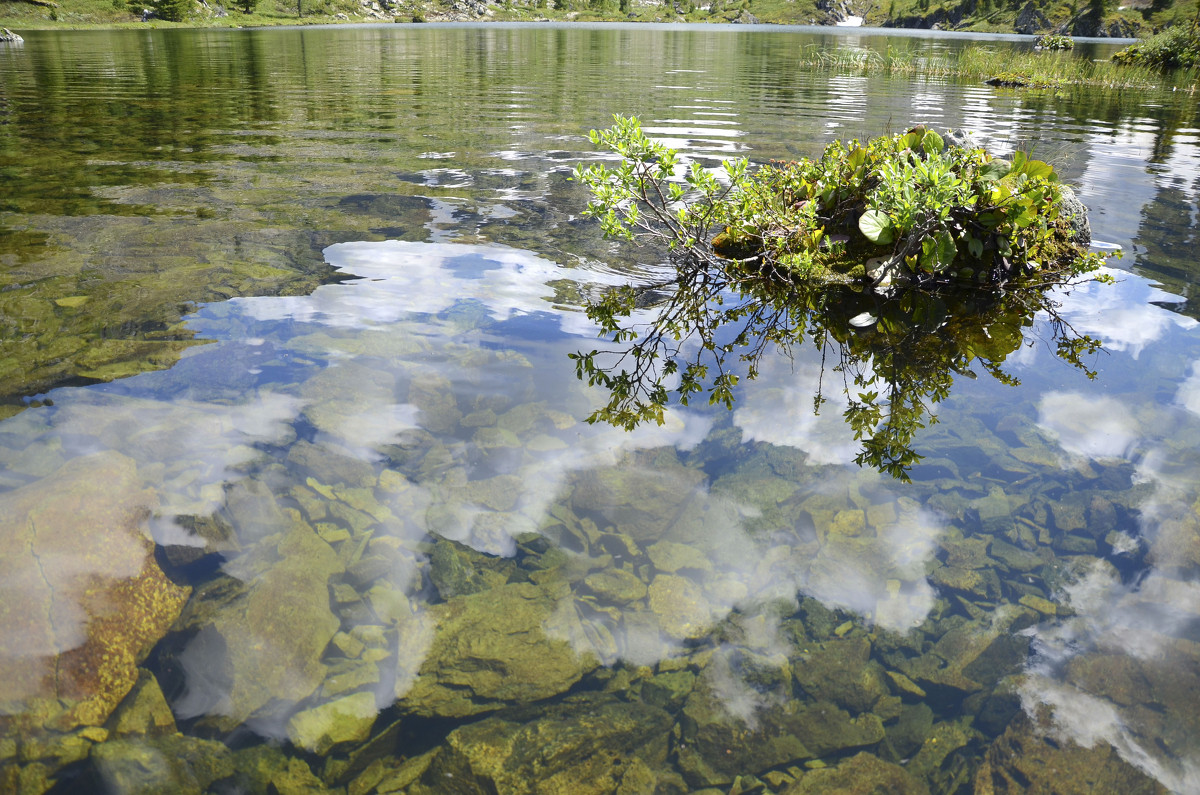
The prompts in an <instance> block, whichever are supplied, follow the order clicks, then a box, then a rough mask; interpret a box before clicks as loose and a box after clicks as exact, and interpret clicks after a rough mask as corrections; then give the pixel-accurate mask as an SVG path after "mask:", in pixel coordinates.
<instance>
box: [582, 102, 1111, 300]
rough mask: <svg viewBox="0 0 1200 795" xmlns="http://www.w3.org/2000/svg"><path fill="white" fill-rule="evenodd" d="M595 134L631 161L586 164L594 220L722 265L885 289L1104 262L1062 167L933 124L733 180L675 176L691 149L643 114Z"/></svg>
mask: <svg viewBox="0 0 1200 795" xmlns="http://www.w3.org/2000/svg"><path fill="white" fill-rule="evenodd" d="M592 140H593V142H594V143H596V144H597V145H603V146H605V147H607V148H609V149H612V150H613V151H615V152H616V153H618V154H619V155H621V157H622V163H621V165H620V166H619V167H617V168H616V169H608V168H606V167H605V166H603V165H599V164H597V165H592V166H590V167H588V168H583V167H582V166H580V167H579V168H577V169H576V174H575V176H576V179H578V180H580V181H581V182H583V183H585V184H586V185H588V186H589V187H590V188H591V190H592V195H593V199H592V201H591V202H590V203H589V205H588V208H587V210H586V214H587V215H590V216H594V217H597V218H599V219H600V222H601V226H602V227H603V229H604V232H605V233H606V234H608V235H611V236H614V237H619V238H625V239H635V238H638V237H650V238H657V239H658V240H660V241H662V242H665V243H666V244H667V245H668V246H669V247H670V248H671V249H673V250H675V251H676V252H679V253H683V254H687V255H688V256H690V257H692V258H694V259H696V260H698V261H700V262H704V263H707V264H710V265H713V266H715V267H724V266H723V265H721V263H720V260H722V259H724V260H729V259H732V260H736V261H739V262H742V263H745V264H747V265H750V264H753V265H754V266H755V267H761V268H764V269H766V270H769V271H771V272H773V273H775V274H777V275H778V276H779V277H780V278H783V279H812V278H815V279H819V280H826V281H847V280H852V279H854V280H859V281H870V282H872V283H874V284H876V285H878V284H880V283H882V282H890V283H898V282H915V283H919V284H929V285H932V284H935V283H946V282H967V283H972V284H980V283H990V284H1001V283H1003V282H1006V281H1008V280H1009V279H1012V278H1014V277H1016V276H1018V275H1022V274H1025V273H1030V272H1033V271H1037V270H1040V269H1043V268H1049V269H1066V270H1068V271H1071V272H1085V271H1087V270H1091V269H1094V267H1095V263H1094V262H1093V261H1092V260H1091V259H1090V258H1088V257H1086V256H1084V254H1083V252H1082V250H1081V248H1080V246H1079V245H1077V241H1076V240H1075V238H1074V232H1073V231H1072V229H1071V225H1070V219H1069V218H1068V217H1067V216H1066V214H1065V213H1063V212H1062V211H1061V208H1062V206H1063V191H1062V188H1061V187H1060V185H1059V183H1058V176H1057V175H1056V174H1055V172H1054V169H1053V168H1052V167H1051V166H1050V165H1048V164H1047V163H1044V162H1042V161H1040V160H1034V159H1031V158H1029V157H1028V156H1027V155H1025V154H1024V153H1022V152H1017V153H1016V154H1015V155H1014V156H1013V158H1012V160H1011V161H1010V160H1001V159H996V158H993V157H991V156H990V155H989V154H988V153H987V152H985V151H984V150H982V149H976V148H966V147H962V146H947V145H946V143H945V141H944V140H943V138H942V137H941V136H940V135H939V134H938V133H936V132H934V131H933V130H927V129H925V128H924V127H916V128H914V129H913V130H910V131H909V132H907V133H904V134H900V135H890V136H880V137H878V138H874V139H872V140H870V141H868V142H867V143H865V144H860V143H859V142H858V141H857V140H855V141H851V142H850V143H848V144H846V143H841V142H835V143H832V144H830V145H829V146H828V147H826V149H825V151H824V153H823V154H822V156H821V157H820V158H819V159H817V160H808V159H804V160H800V161H798V162H791V163H773V164H770V165H766V166H763V167H761V168H759V169H758V170H757V171H755V172H753V173H751V172H750V170H749V166H748V163H747V162H746V161H745V160H741V161H738V162H727V163H725V164H724V170H725V173H726V175H727V177H728V180H727V182H719V181H718V180H717V177H716V176H715V175H714V174H713V173H712V172H709V171H706V170H704V169H702V168H700V167H699V166H697V165H693V166H692V168H691V170H690V171H689V172H688V173H687V174H686V176H685V178H684V180H683V181H682V182H680V181H677V180H674V179H673V177H674V172H675V169H676V167H677V165H678V156H677V154H676V153H675V152H674V151H673V150H671V149H669V148H667V147H666V146H663V145H662V144H659V143H656V142H654V141H652V140H650V139H649V138H647V137H646V136H645V134H644V133H643V132H642V130H641V127H640V126H639V124H638V121H637V119H633V118H630V119H624V118H620V117H617V118H616V126H614V127H613V128H612V129H610V130H606V131H603V132H597V131H594V130H593V131H592ZM714 231H719V232H720V234H718V235H717V236H716V237H712V234H713V232H714ZM1082 242H1084V243H1086V242H1087V241H1082Z"/></svg>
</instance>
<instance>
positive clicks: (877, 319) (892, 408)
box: [572, 271, 1099, 479]
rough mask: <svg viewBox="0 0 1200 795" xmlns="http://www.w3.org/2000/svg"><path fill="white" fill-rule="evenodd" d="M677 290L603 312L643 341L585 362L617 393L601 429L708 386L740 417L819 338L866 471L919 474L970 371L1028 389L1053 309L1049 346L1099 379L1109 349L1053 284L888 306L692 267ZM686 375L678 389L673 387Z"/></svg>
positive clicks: (638, 419) (930, 296)
mask: <svg viewBox="0 0 1200 795" xmlns="http://www.w3.org/2000/svg"><path fill="white" fill-rule="evenodd" d="M674 288H675V289H674V291H673V292H670V293H665V292H662V291H661V289H662V286H661V285H658V286H656V288H655V289H656V295H658V296H660V297H659V298H658V299H657V301H656V302H654V303H653V304H651V305H649V306H647V307H644V308H641V309H639V308H638V301H639V297H640V296H642V295H645V294H646V288H637V287H632V286H629V287H623V288H620V289H618V290H614V291H610V292H609V293H608V294H606V295H605V296H604V297H603V298H601V299H599V300H598V301H596V302H594V303H593V304H591V305H590V306H589V313H591V314H592V315H593V317H595V318H597V319H599V320H601V322H602V323H603V324H605V329H606V331H607V332H608V333H609V334H610V335H611V337H612V339H613V341H614V342H616V343H631V344H629V345H617V346H614V347H613V348H612V349H609V350H604V351H601V350H593V351H590V352H586V353H585V352H580V353H576V354H572V357H573V358H574V359H575V362H576V371H577V374H578V375H579V377H580V378H586V379H587V380H588V381H589V383H591V384H598V385H600V386H602V387H604V388H605V389H606V390H608V392H609V399H608V402H607V403H606V404H605V405H604V406H603V407H601V408H599V409H597V410H596V411H595V412H593V413H592V415H591V416H590V417H589V418H588V419H589V421H591V422H596V421H600V420H602V421H605V422H609V423H612V424H614V425H617V426H621V427H624V428H627V429H632V428H633V427H635V426H636V425H638V424H640V423H642V422H645V421H646V420H654V421H656V422H662V419H663V413H664V411H665V409H666V406H667V405H668V403H669V402H670V401H671V399H672V393H673V394H674V398H675V399H676V400H678V401H679V402H680V403H682V404H684V405H686V404H687V403H688V401H689V400H690V399H692V398H693V397H694V396H695V395H697V394H699V393H701V392H703V391H705V389H706V388H707V392H708V397H709V403H710V404H711V403H721V404H724V405H725V406H726V407H727V408H732V407H733V403H734V400H735V394H734V390H735V387H736V386H737V384H738V382H739V379H740V377H742V376H743V375H744V376H745V377H748V378H754V377H756V376H757V375H758V369H759V365H760V362H761V360H762V357H763V355H764V353H767V352H768V350H769V349H770V348H772V347H779V348H781V349H782V350H783V351H784V352H785V353H786V352H788V351H790V349H791V347H792V346H794V345H799V344H803V343H804V342H805V341H807V342H808V343H809V344H811V345H813V346H814V347H815V348H817V349H818V350H820V351H821V358H822V367H823V369H824V366H825V365H826V364H829V365H830V366H829V372H831V373H832V374H835V376H836V377H839V378H840V381H841V384H840V388H842V389H844V391H845V395H846V399H847V400H848V406H847V408H846V409H845V411H844V412H843V417H844V419H845V420H846V422H847V423H848V424H849V425H850V427H851V429H852V430H853V432H854V436H855V439H856V440H859V441H860V442H861V447H860V451H859V453H858V455H857V456H856V458H855V463H857V464H859V465H864V464H866V465H870V466H873V467H875V468H877V469H879V470H880V471H883V472H886V473H888V474H890V475H892V476H894V477H898V478H901V479H907V474H906V473H907V471H908V469H909V467H911V466H912V464H913V463H915V462H917V461H919V460H920V458H921V457H920V456H919V455H918V454H917V453H916V451H915V450H913V449H912V447H911V441H912V438H913V435H914V434H915V433H916V431H918V430H919V429H921V428H924V427H925V426H926V425H927V424H929V423H930V422H936V419H937V418H936V416H935V415H934V414H933V413H932V407H933V406H934V405H935V404H937V403H939V402H941V401H942V400H943V399H945V397H946V396H947V395H948V394H949V392H950V388H951V385H952V384H953V381H954V378H955V376H956V375H965V376H967V377H970V378H974V377H975V372H974V371H973V369H972V368H974V367H976V366H978V368H981V369H983V370H985V371H986V372H988V373H990V374H991V375H992V376H993V377H995V378H996V379H997V380H999V381H1001V382H1003V383H1006V384H1010V385H1015V384H1016V383H1018V382H1017V379H1016V378H1014V377H1013V376H1012V375H1011V374H1009V373H1007V372H1005V370H1004V369H1003V368H1002V366H1001V365H1002V364H1003V362H1004V361H1005V359H1006V358H1007V357H1008V356H1009V355H1011V354H1012V353H1014V352H1015V351H1016V350H1017V349H1018V348H1019V347H1020V346H1021V344H1022V341H1023V340H1024V336H1025V330H1026V329H1027V328H1029V327H1031V326H1032V325H1033V322H1034V316H1035V315H1036V314H1037V313H1039V312H1045V313H1048V314H1049V329H1050V339H1049V340H1048V342H1049V343H1051V344H1053V346H1054V349H1055V353H1056V354H1057V355H1058V356H1059V357H1060V358H1062V359H1064V360H1066V361H1067V362H1069V363H1070V364H1072V365H1073V366H1075V367H1078V368H1080V369H1082V370H1084V371H1085V372H1087V367H1086V365H1085V363H1084V361H1083V357H1084V356H1085V355H1086V354H1089V353H1093V352H1095V351H1096V350H1097V349H1098V348H1099V342H1098V341H1096V340H1094V339H1092V338H1091V337H1087V336H1081V335H1078V334H1076V333H1074V332H1073V330H1072V329H1071V328H1070V326H1069V325H1068V324H1067V323H1066V321H1064V320H1063V319H1062V318H1061V317H1059V316H1058V315H1057V314H1056V313H1055V311H1054V301H1053V298H1052V296H1051V295H1050V294H1049V292H1048V288H1049V285H1048V284H1046V283H1029V284H1025V285H1021V286H1015V287H1010V288H1009V289H1007V290H1005V291H1003V292H995V293H993V292H988V291H979V290H961V289H960V290H954V291H939V292H937V293H931V292H926V291H922V290H917V289H906V290H904V291H901V292H898V293H896V294H894V295H891V296H887V297H884V296H879V295H877V294H875V293H872V292H865V291H859V290H855V289H853V287H851V286H847V285H792V286H788V287H780V286H778V285H774V284H771V283H769V282H768V281H765V280H762V279H757V278H754V277H752V276H750V277H745V278H740V279H737V280H734V279H729V278H722V277H720V276H715V275H714V274H712V273H711V272H708V271H689V272H684V271H680V273H679V275H678V278H677V279H676V281H675V282H674ZM647 313H648V314H649V317H646V315H647ZM635 314H636V316H637V320H636V321H635V320H633V319H632V318H634V317H635ZM1088 374H1089V376H1090V375H1091V373H1090V372H1088ZM672 379H678V383H677V385H675V386H669V384H671V382H672ZM834 383H835V384H836V383H837V381H836V379H835V380H834ZM834 388H839V387H836V386H835V387H834ZM823 390H824V387H823V386H822V387H820V388H818V390H817V393H816V394H815V395H814V396H813V410H814V411H820V408H821V406H822V404H823V403H824V402H825V397H824V395H823Z"/></svg>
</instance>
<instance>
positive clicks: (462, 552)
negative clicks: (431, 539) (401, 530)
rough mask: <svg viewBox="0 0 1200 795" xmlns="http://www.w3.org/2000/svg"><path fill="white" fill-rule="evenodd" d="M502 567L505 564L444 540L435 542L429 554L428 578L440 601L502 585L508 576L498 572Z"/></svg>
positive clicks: (462, 545)
mask: <svg viewBox="0 0 1200 795" xmlns="http://www.w3.org/2000/svg"><path fill="white" fill-rule="evenodd" d="M504 567H505V561H501V560H499V559H497V558H494V557H491V556H488V555H484V554H483V553H482V552H477V551H475V550H474V549H471V548H470V547H468V546H466V545H465V544H460V543H458V542H457V541H450V540H449V539H445V538H442V539H438V541H437V543H435V544H434V546H433V551H432V552H431V553H430V554H429V579H430V580H431V581H432V582H433V586H434V587H435V588H437V591H438V595H439V596H441V597H442V599H453V598H454V597H456V596H466V595H467V594H473V593H478V592H480V591H485V590H487V589H489V588H492V587H494V586H497V585H503V584H504V582H505V580H507V579H508V577H507V575H506V574H504V573H503V572H501V571H499V570H498V569H501V568H504ZM509 567H510V568H511V564H509Z"/></svg>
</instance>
